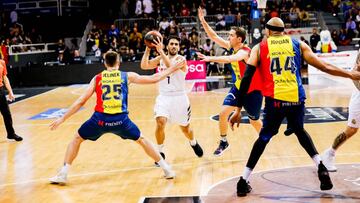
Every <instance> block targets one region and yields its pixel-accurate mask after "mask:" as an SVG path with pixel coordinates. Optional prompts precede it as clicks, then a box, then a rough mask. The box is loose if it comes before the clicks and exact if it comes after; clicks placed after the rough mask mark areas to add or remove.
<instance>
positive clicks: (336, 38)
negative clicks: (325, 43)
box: [331, 29, 339, 46]
mask: <svg viewBox="0 0 360 203" xmlns="http://www.w3.org/2000/svg"><path fill="white" fill-rule="evenodd" d="M331 38H332V39H333V41H334V43H335V45H336V46H338V45H339V34H338V32H337V30H335V29H334V30H333V31H332V32H331Z"/></svg>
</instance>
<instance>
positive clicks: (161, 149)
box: [158, 144, 164, 152]
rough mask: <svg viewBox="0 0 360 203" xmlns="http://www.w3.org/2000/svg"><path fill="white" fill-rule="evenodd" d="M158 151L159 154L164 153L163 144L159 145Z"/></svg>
mask: <svg viewBox="0 0 360 203" xmlns="http://www.w3.org/2000/svg"><path fill="white" fill-rule="evenodd" d="M158 150H159V152H164V144H159V145H158Z"/></svg>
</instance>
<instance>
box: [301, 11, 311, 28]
mask: <svg viewBox="0 0 360 203" xmlns="http://www.w3.org/2000/svg"><path fill="white" fill-rule="evenodd" d="M299 19H300V23H301V27H306V26H308V25H309V20H310V16H309V13H308V12H307V11H306V10H305V9H303V8H302V9H300V13H299Z"/></svg>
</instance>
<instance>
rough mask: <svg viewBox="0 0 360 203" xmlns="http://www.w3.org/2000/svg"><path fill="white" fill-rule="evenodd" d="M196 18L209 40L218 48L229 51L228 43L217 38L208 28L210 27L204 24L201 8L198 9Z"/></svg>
mask: <svg viewBox="0 0 360 203" xmlns="http://www.w3.org/2000/svg"><path fill="white" fill-rule="evenodd" d="M198 16H199V20H200V22H201V25H202V26H203V28H204V30H205V32H206V34H207V35H208V36H209V38H210V39H211V40H212V41H214V42H215V43H216V44H218V45H219V46H221V47H223V48H225V49H230V48H231V47H230V42H229V41H227V40H224V39H223V38H221V37H219V35H217V34H216V32H215V31H214V30H213V29H212V28H211V27H210V25H209V24H208V23H207V22H206V20H205V17H204V12H203V10H202V9H201V8H198Z"/></svg>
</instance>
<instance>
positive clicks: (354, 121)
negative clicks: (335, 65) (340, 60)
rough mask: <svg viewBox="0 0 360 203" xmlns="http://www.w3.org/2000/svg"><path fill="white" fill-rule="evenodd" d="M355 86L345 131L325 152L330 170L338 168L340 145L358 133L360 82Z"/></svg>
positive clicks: (357, 66)
mask: <svg viewBox="0 0 360 203" xmlns="http://www.w3.org/2000/svg"><path fill="white" fill-rule="evenodd" d="M354 70H357V71H360V50H359V52H358V56H357V59H356V63H355V66H354ZM354 84H355V87H356V88H354V90H353V92H352V95H351V99H350V103H349V117H348V123H347V126H346V129H345V131H343V132H341V133H340V134H339V135H338V136H337V137H336V138H335V140H334V142H333V144H332V146H331V147H330V148H328V149H327V150H325V151H324V152H323V154H322V155H321V156H322V159H323V163H324V165H325V166H326V168H327V169H328V171H330V172H335V171H336V170H337V168H336V166H335V152H336V151H337V150H338V149H339V147H340V146H341V145H342V144H344V143H345V141H346V140H348V139H349V138H350V137H352V136H353V135H355V134H356V132H357V131H358V129H359V128H360V83H359V81H358V80H356V81H355V80H354Z"/></svg>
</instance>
